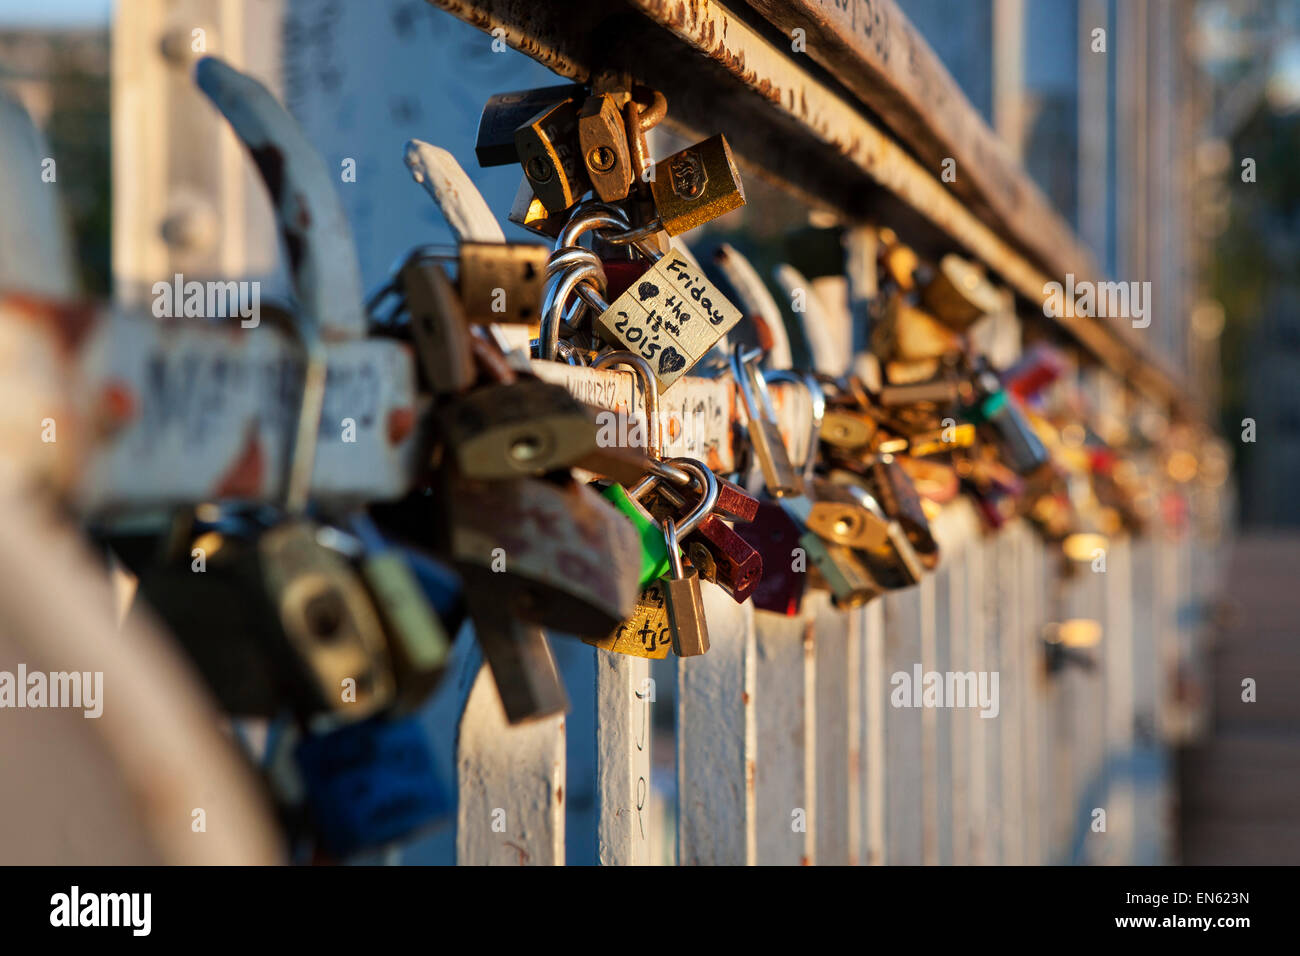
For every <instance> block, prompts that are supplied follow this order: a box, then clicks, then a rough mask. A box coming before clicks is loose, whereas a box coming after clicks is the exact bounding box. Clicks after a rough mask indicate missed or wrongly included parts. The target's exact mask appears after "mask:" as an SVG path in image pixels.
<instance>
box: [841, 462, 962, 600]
mask: <svg viewBox="0 0 1300 956" xmlns="http://www.w3.org/2000/svg"><path fill="white" fill-rule="evenodd" d="M827 478H828V480H829V481H830V482H831V483H832V484H835V485H838V486H840V487H841V488H842V489H843V490H845V491H847V492H849V493H850V494H851V495H853V497H854V498H855V499H856V500H857V502H858V503H859V504H860V505H861V506H862V507H863V508H864V509H866V510H867V511H869V512H870V513H872V514H873V515H875V516H876V517H877V518H878V519H880V521H882V522H883V523H884V525H885V540H884V541H883V542H881V543H879V544H878V545H873V546H870V547H862V548H859V549H857V551H856V552H855V553H856V554H857V555H859V556H860V557H861V559H862V560H863V562H864V563H865V564H866V566H867V568H868V570H869V571H870V572H871V574H872V577H873V578H874V580H875V581H876V584H877V585H878V586H879V587H882V588H886V589H890V590H893V589H897V588H905V587H910V586H911V585H913V584H916V583H917V582H919V581H920V580H921V578H922V576H923V575H924V574H925V571H926V569H927V568H933V567H934V565H935V564H937V562H938V550H937V547H936V548H935V550H933V551H932V552H930V553H929V554H928V555H927V558H928V559H929V563H927V562H926V561H923V560H922V557H921V556H920V555H918V554H917V551H916V548H914V547H913V545H912V541H911V539H910V538H909V537H908V535H907V533H906V531H904V529H903V525H902V524H901V523H900V522H899V521H898V520H897V518H896V517H895V516H894V515H892V514H889V513H888V512H887V511H886V510H885V508H884V507H883V506H882V504H881V502H880V500H879V497H880V496H879V494H878V492H877V491H876V485H875V483H874V480H873V478H872V476H871V474H870V465H868V466H866V467H865V469H864V473H863V474H858V473H855V472H852V471H846V470H842V469H836V470H832V471H831V472H830V473H829V474H828V475H827ZM927 533H928V532H927ZM932 540H933V539H931V541H932Z"/></svg>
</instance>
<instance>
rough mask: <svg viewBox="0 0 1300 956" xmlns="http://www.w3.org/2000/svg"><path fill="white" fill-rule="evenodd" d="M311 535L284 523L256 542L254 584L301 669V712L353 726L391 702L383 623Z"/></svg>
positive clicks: (342, 564)
mask: <svg viewBox="0 0 1300 956" xmlns="http://www.w3.org/2000/svg"><path fill="white" fill-rule="evenodd" d="M316 531H317V529H316V526H315V525H313V524H311V523H309V522H306V521H301V520H290V521H287V522H283V523H281V524H278V525H276V526H275V527H273V528H271V529H269V530H268V531H267V532H266V533H265V534H263V535H262V536H261V537H260V538H259V539H258V542H257V550H258V557H259V565H260V569H261V578H262V582H263V584H264V586H265V588H266V593H267V596H268V598H269V600H270V602H271V605H272V607H273V608H274V609H275V614H276V615H277V619H278V622H279V625H280V628H281V629H282V630H283V633H284V635H285V639H286V641H287V642H288V645H289V648H290V649H291V650H292V651H293V653H294V655H295V656H296V658H297V659H298V661H299V662H300V663H301V675H302V678H303V679H302V690H303V692H304V699H305V701H306V702H307V706H308V707H309V708H310V709H311V710H317V709H318V710H320V711H328V712H329V713H330V714H331V716H333V717H336V718H338V719H340V720H359V719H361V718H363V717H368V716H370V715H372V714H374V713H376V712H378V711H379V710H382V709H383V708H385V707H387V706H389V705H390V704H391V703H392V701H393V697H394V691H395V687H394V681H393V675H392V668H391V659H390V657H389V653H388V646H387V643H386V641H385V639H384V627H383V622H382V621H381V619H380V617H379V614H378V612H377V610H376V608H375V606H374V604H373V602H372V601H371V599H370V596H369V594H368V593H367V592H366V589H365V587H364V586H363V585H362V583H361V580H360V579H359V578H358V577H357V576H356V575H355V574H353V572H352V570H351V568H349V567H348V565H347V562H346V561H345V560H344V559H343V558H342V557H341V556H340V555H339V554H337V553H336V552H334V551H332V550H331V549H329V548H327V547H325V546H324V545H322V544H321V543H320V542H319V541H318V540H317V537H316Z"/></svg>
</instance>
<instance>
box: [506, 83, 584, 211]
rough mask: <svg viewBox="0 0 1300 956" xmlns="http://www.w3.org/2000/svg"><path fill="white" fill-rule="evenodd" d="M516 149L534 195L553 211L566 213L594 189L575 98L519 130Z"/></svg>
mask: <svg viewBox="0 0 1300 956" xmlns="http://www.w3.org/2000/svg"><path fill="white" fill-rule="evenodd" d="M515 149H516V151H517V152H518V154H519V162H520V163H521V164H522V165H523V167H524V175H525V176H527V177H528V182H529V183H531V184H532V187H533V192H535V193H536V194H537V198H538V199H540V200H541V202H542V205H543V206H545V207H546V208H547V209H548V210H550V211H551V212H563V211H564V210H566V209H568V208H569V207H570V206H572V205H573V204H574V203H576V202H577V201H578V200H579V199H581V198H582V195H583V193H585V192H587V191H588V190H589V189H590V188H591V181H590V180H589V179H588V178H587V168H586V165H585V164H584V163H583V160H582V150H581V147H580V146H579V145H578V107H577V104H576V103H575V102H574V101H573V100H572V99H566V100H562V101H561V102H559V103H556V104H554V105H553V106H548V107H546V108H545V109H543V110H542V111H541V112H539V113H538V114H537V115H535V116H533V117H532V118H531V119H529V120H528V121H527V122H525V123H524V124H523V125H521V126H520V127H519V128H518V129H517V130H515Z"/></svg>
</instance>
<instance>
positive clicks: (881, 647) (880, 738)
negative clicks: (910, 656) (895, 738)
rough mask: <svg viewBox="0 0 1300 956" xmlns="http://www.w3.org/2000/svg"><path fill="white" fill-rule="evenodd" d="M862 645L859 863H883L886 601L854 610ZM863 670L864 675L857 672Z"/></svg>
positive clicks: (886, 849) (886, 851) (885, 845)
mask: <svg viewBox="0 0 1300 956" xmlns="http://www.w3.org/2000/svg"><path fill="white" fill-rule="evenodd" d="M855 616H856V617H857V619H858V627H859V630H860V632H861V633H860V635H859V641H860V644H861V648H862V653H861V666H860V669H859V670H858V671H856V672H855V678H856V679H857V680H858V682H859V685H860V686H861V688H862V692H861V694H860V695H859V704H860V707H861V710H860V713H861V718H860V719H859V721H858V727H859V733H860V735H861V737H860V740H861V743H860V745H859V746H860V751H859V752H860V754H861V759H860V761H859V765H858V779H859V785H858V793H859V794H860V796H861V801H860V812H861V819H862V824H861V840H862V843H861V846H862V849H861V851H860V852H859V854H858V859H859V862H861V863H865V864H867V865H869V866H881V865H883V864H884V863H885V862H886V860H887V858H888V855H889V852H890V850H889V846H888V843H887V834H888V806H887V799H888V797H887V793H886V787H885V773H886V767H887V765H886V752H887V750H888V746H887V743H886V738H885V734H886V727H887V726H888V724H889V719H888V712H889V710H890V707H889V691H890V686H889V670H888V668H887V666H886V660H885V602H884V601H883V600H878V601H872V602H871V603H870V604H868V605H867V606H866V607H865V608H862V609H861V610H859V611H857V612H855ZM857 675H860V676H857Z"/></svg>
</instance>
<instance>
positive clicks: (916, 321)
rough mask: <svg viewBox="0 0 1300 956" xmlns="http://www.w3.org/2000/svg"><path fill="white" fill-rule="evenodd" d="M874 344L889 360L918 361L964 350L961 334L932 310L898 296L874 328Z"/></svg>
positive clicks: (893, 299)
mask: <svg viewBox="0 0 1300 956" xmlns="http://www.w3.org/2000/svg"><path fill="white" fill-rule="evenodd" d="M872 346H873V351H875V352H876V354H878V355H880V356H881V357H882V358H884V359H885V360H887V361H889V360H894V359H902V360H904V361H917V360H921V359H936V358H941V357H942V356H944V355H947V354H949V353H952V352H960V351H961V349H962V341H961V336H959V335H958V334H957V333H956V332H954V331H953V330H952V329H950V328H948V327H947V326H945V325H944V324H943V323H941V322H939V321H938V320H936V319H935V318H934V317H932V316H931V315H930V314H929V313H927V312H924V311H922V310H921V309H918V308H916V307H915V306H913V305H909V304H908V303H907V302H905V301H904V300H903V299H902V298H901V297H900V296H894V297H893V298H891V299H890V300H889V305H888V307H887V308H886V310H885V314H884V316H883V318H882V320H881V322H880V324H879V325H877V326H876V327H875V328H874V329H872Z"/></svg>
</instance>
